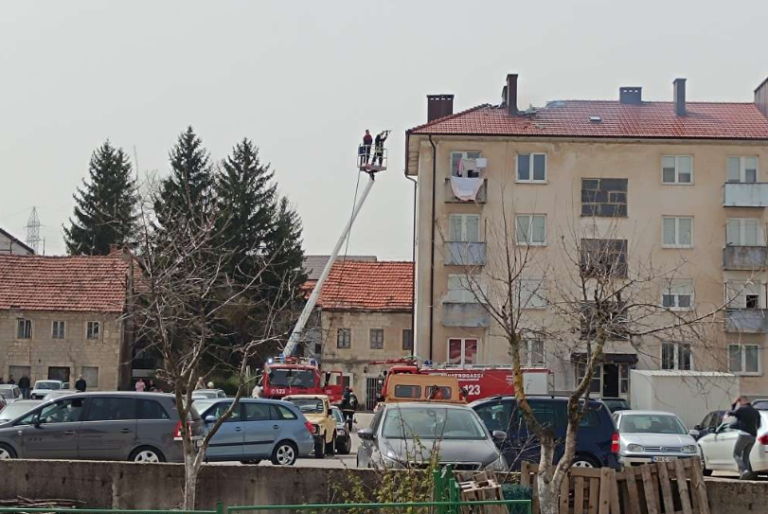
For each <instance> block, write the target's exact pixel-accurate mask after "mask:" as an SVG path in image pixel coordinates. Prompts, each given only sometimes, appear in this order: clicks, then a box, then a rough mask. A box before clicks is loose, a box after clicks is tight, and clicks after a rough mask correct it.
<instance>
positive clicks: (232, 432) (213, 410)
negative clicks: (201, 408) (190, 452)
mask: <svg viewBox="0 0 768 514" xmlns="http://www.w3.org/2000/svg"><path fill="white" fill-rule="evenodd" d="M230 405H232V402H231V401H222V402H218V403H215V404H214V405H212V406H211V407H210V408H209V409H208V410H207V411H206V412H205V413H203V420H204V422H205V428H206V432H207V431H208V430H210V429H211V428H212V427H213V425H214V423H215V420H217V419H219V418H221V417H222V416H224V415H225V414H226V412H227V409H229V406H230ZM242 407H243V406H242V405H238V406H237V408H236V409H235V410H234V411H232V414H231V415H230V416H229V417H228V418H227V419H226V420H224V422H223V423H222V424H221V426H220V427H219V429H218V430H217V431H216V433H215V434H214V435H213V438H211V441H210V442H209V443H208V452H207V453H206V456H207V457H208V458H209V459H210V460H218V461H223V460H242V458H243V441H244V434H245V431H244V429H243V419H242Z"/></svg>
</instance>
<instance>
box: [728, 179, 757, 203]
mask: <svg viewBox="0 0 768 514" xmlns="http://www.w3.org/2000/svg"><path fill="white" fill-rule="evenodd" d="M723 190H724V200H723V206H724V207H768V183H765V182H759V183H758V182H755V183H743V182H726V184H725V186H723Z"/></svg>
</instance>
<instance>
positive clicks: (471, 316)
mask: <svg viewBox="0 0 768 514" xmlns="http://www.w3.org/2000/svg"><path fill="white" fill-rule="evenodd" d="M443 326H444V327H459V328H485V327H490V326H491V316H490V314H488V311H487V310H486V309H485V307H483V306H482V305H481V304H479V303H452V302H446V301H444V302H443Z"/></svg>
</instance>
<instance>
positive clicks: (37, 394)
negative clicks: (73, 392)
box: [30, 380, 69, 400]
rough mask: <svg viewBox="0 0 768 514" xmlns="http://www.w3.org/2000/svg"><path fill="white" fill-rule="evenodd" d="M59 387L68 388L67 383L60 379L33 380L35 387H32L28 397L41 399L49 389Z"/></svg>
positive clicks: (52, 389)
mask: <svg viewBox="0 0 768 514" xmlns="http://www.w3.org/2000/svg"><path fill="white" fill-rule="evenodd" d="M60 389H69V384H68V383H66V382H62V381H61V380H38V381H37V382H35V387H34V388H32V393H31V394H30V397H31V398H32V399H33V400H42V399H43V398H45V397H46V396H47V395H48V393H50V392H51V391H58V390H60Z"/></svg>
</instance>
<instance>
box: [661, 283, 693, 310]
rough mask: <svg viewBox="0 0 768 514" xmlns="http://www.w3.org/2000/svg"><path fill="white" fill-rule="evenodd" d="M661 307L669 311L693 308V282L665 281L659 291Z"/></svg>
mask: <svg viewBox="0 0 768 514" xmlns="http://www.w3.org/2000/svg"><path fill="white" fill-rule="evenodd" d="M661 306H662V307H664V308H665V309H670V310H689V309H691V308H693V280H688V279H676V280H669V281H665V282H664V285H663V289H662V291H661Z"/></svg>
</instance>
